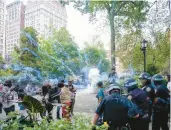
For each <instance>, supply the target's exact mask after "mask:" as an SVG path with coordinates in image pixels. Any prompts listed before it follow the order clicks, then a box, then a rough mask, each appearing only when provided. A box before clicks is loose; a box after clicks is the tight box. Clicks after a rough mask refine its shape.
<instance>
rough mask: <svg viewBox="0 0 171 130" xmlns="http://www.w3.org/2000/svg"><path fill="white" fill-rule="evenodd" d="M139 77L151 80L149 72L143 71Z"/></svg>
mask: <svg viewBox="0 0 171 130" xmlns="http://www.w3.org/2000/svg"><path fill="white" fill-rule="evenodd" d="M139 79H146V80H151V76H150V74H149V73H146V72H144V73H142V74H141V75H140V76H139Z"/></svg>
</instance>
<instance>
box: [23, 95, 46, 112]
mask: <svg viewBox="0 0 171 130" xmlns="http://www.w3.org/2000/svg"><path fill="white" fill-rule="evenodd" d="M22 103H23V105H24V106H25V107H26V108H27V109H28V110H30V111H31V113H40V114H41V115H42V114H43V113H44V111H45V108H44V107H43V106H42V104H41V102H40V101H39V100H37V99H35V98H33V97H31V96H24V99H23V102H22Z"/></svg>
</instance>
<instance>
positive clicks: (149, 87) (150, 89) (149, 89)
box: [142, 83, 155, 118]
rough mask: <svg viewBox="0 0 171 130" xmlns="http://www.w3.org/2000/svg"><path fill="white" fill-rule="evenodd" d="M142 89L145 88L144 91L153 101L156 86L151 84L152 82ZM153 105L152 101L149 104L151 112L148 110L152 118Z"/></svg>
mask: <svg viewBox="0 0 171 130" xmlns="http://www.w3.org/2000/svg"><path fill="white" fill-rule="evenodd" d="M142 90H144V91H145V92H146V93H147V96H148V97H149V98H150V100H151V101H152V102H154V98H155V90H154V87H153V86H152V85H151V83H150V84H147V85H145V86H144V87H143V88H142ZM152 105H153V104H152V103H151V104H149V112H148V114H149V118H150V117H151V115H152Z"/></svg>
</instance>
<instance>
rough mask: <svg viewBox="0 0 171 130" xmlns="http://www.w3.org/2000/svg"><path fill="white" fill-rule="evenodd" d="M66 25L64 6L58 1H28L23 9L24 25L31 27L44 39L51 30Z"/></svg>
mask: <svg viewBox="0 0 171 130" xmlns="http://www.w3.org/2000/svg"><path fill="white" fill-rule="evenodd" d="M66 25H67V14H66V9H65V6H63V5H62V4H61V3H60V2H59V1H51V0H49V1H47V0H44V1H43V0H42V1H33V0H32V1H28V2H27V6H26V9H25V27H33V28H34V29H36V30H37V32H38V34H39V35H40V36H42V37H44V38H45V39H46V38H48V37H49V36H51V35H52V30H53V29H56V30H59V29H60V28H61V27H66Z"/></svg>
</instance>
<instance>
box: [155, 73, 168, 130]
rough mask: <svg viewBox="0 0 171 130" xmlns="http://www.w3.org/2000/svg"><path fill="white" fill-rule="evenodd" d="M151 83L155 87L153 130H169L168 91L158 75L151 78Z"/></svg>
mask: <svg viewBox="0 0 171 130" xmlns="http://www.w3.org/2000/svg"><path fill="white" fill-rule="evenodd" d="M153 81H154V84H155V86H156V97H155V99H154V106H153V110H154V113H153V130H160V128H162V130H169V127H168V114H169V111H170V108H169V106H170V96H169V90H168V88H167V87H166V86H164V84H163V81H164V79H163V77H162V76H161V75H160V74H156V75H154V76H153Z"/></svg>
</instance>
